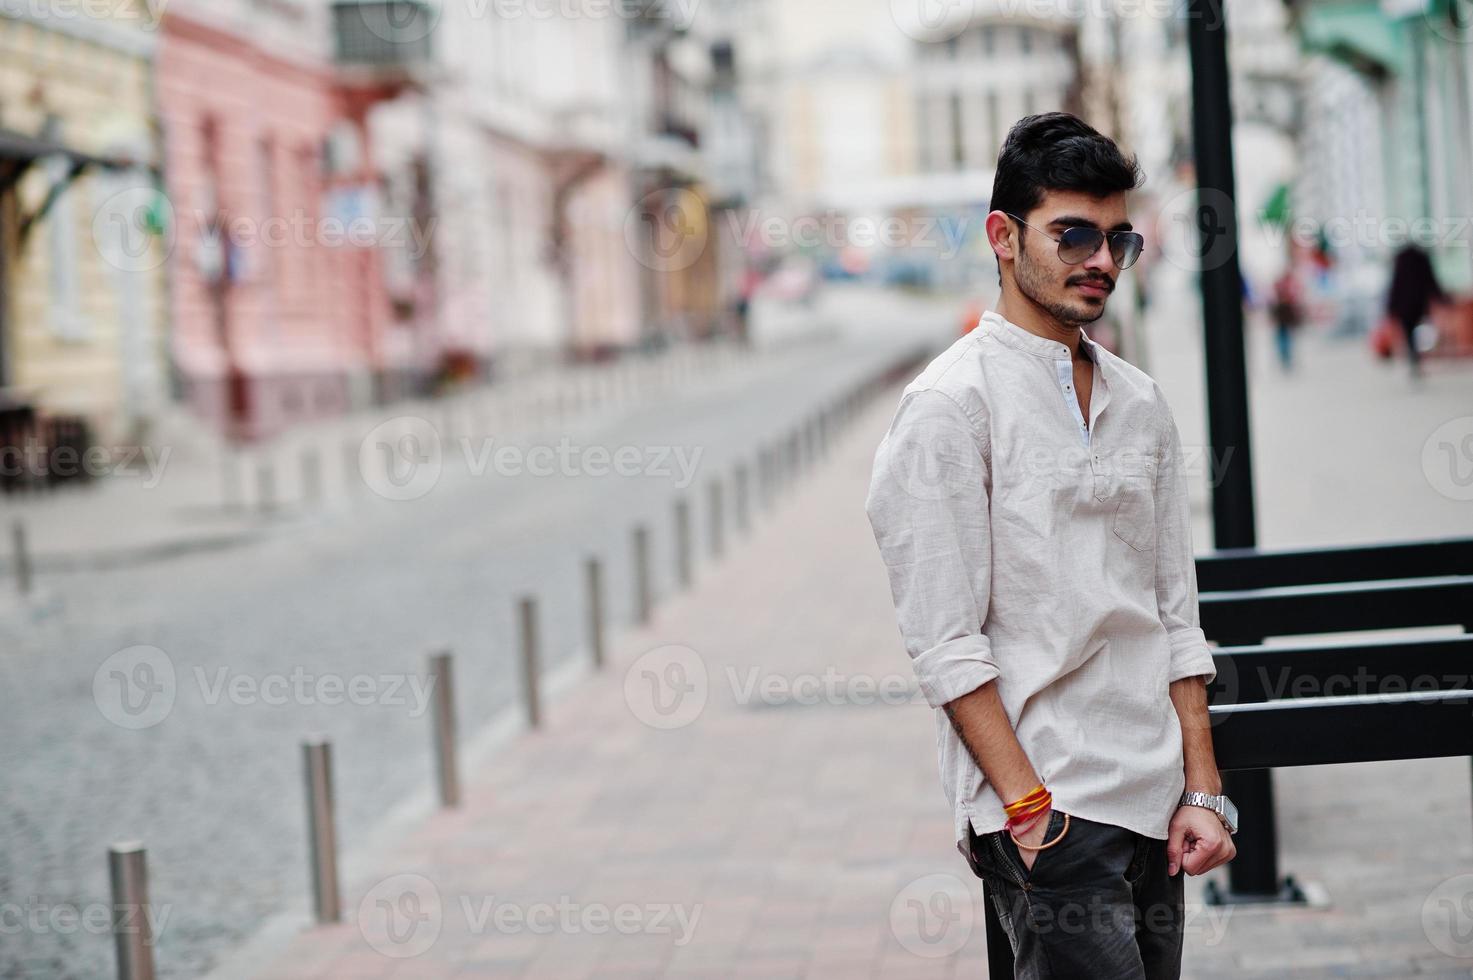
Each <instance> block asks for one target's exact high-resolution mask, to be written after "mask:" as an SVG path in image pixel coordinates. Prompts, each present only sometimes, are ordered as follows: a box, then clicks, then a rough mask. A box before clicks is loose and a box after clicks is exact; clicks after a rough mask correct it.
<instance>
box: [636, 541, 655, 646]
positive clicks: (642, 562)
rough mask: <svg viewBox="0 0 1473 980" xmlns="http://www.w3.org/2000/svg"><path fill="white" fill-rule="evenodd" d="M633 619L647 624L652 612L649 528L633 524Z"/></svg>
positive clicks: (642, 624) (641, 623) (640, 623)
mask: <svg viewBox="0 0 1473 980" xmlns="http://www.w3.org/2000/svg"><path fill="white" fill-rule="evenodd" d="M633 547H634V621H635V622H636V623H638V624H639V625H640V626H648V625H649V622H650V618H651V614H652V613H653V612H654V605H655V603H654V596H653V594H652V590H651V588H650V529H649V528H647V527H645V526H644V525H643V524H636V525H635V526H634V542H633Z"/></svg>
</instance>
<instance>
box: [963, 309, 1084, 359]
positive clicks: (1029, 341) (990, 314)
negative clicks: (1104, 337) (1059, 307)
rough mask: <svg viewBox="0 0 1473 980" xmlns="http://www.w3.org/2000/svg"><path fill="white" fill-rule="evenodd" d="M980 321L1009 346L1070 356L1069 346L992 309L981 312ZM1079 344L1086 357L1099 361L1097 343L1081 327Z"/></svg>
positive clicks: (1042, 353) (1033, 352)
mask: <svg viewBox="0 0 1473 980" xmlns="http://www.w3.org/2000/svg"><path fill="white" fill-rule="evenodd" d="M982 323H983V324H984V325H986V326H987V328H988V330H989V332H990V333H991V334H992V335H993V336H994V337H996V338H997V339H998V340H1001V341H1002V342H1003V343H1005V344H1007V345H1008V346H1009V347H1014V348H1016V349H1018V350H1023V351H1028V352H1029V353H1032V354H1039V355H1041V356H1043V357H1054V358H1058V357H1069V356H1071V355H1070V353H1069V348H1068V347H1067V346H1066V345H1064V344H1063V343H1061V342H1060V341H1057V340H1049V339H1048V338H1047V337H1040V336H1039V335H1038V334H1036V333H1032V332H1031V331H1028V330H1024V329H1023V328H1022V327H1020V326H1018V325H1017V324H1016V323H1013V322H1012V321H1011V320H1005V319H1003V318H1002V316H1001V315H999V314H998V313H996V312H994V311H992V310H988V311H987V312H985V313H983V314H982ZM1079 346H1080V348H1081V349H1082V350H1083V351H1084V356H1085V357H1088V358H1089V359H1090V360H1091V361H1093V362H1094V363H1096V364H1099V363H1100V362H1101V360H1102V358H1101V357H1100V352H1099V350H1097V348H1098V347H1099V344H1098V343H1096V342H1095V341H1093V340H1091V339H1090V337H1089V334H1087V333H1085V332H1084V328H1083V327H1081V328H1080V329H1079Z"/></svg>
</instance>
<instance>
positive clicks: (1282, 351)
mask: <svg viewBox="0 0 1473 980" xmlns="http://www.w3.org/2000/svg"><path fill="white" fill-rule="evenodd" d="M1269 316H1270V317H1271V318H1272V319H1273V322H1274V342H1275V344H1276V345H1277V347H1278V351H1279V367H1281V368H1283V369H1284V371H1285V372H1288V371H1292V370H1293V369H1294V332H1295V331H1296V330H1298V329H1299V325H1300V324H1301V323H1303V322H1304V288H1303V286H1302V285H1301V284H1300V282H1299V273H1298V270H1297V269H1296V268H1295V267H1294V265H1293V264H1292V263H1291V264H1290V265H1288V266H1287V267H1286V268H1285V269H1284V271H1283V272H1281V273H1280V274H1279V277H1278V278H1277V279H1275V280H1274V286H1273V301H1272V302H1271V303H1270V304H1269Z"/></svg>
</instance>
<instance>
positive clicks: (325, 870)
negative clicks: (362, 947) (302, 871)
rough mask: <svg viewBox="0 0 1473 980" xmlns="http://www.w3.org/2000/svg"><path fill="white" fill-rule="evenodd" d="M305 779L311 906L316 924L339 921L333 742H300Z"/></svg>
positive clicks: (311, 739)
mask: <svg viewBox="0 0 1473 980" xmlns="http://www.w3.org/2000/svg"><path fill="white" fill-rule="evenodd" d="M302 760H303V762H304V763H305V769H306V777H307V843H308V847H309V852H308V858H309V860H310V861H311V862H312V907H313V909H314V911H315V912H316V914H317V921H318V922H319V923H323V924H325V923H329V922H337V921H338V920H339V919H341V918H342V914H343V909H342V898H341V892H340V890H339V888H338V834H337V826H336V824H335V821H334V817H333V796H332V743H331V742H330V741H328V740H327V739H326V738H324V737H321V736H317V737H313V738H309V739H307V740H306V741H304V742H302Z"/></svg>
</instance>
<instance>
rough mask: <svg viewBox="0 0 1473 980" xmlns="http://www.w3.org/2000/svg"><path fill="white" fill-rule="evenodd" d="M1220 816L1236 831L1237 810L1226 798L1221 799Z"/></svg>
mask: <svg viewBox="0 0 1473 980" xmlns="http://www.w3.org/2000/svg"><path fill="white" fill-rule="evenodd" d="M1222 815H1223V816H1224V817H1226V818H1227V822H1228V823H1229V824H1231V825H1232V828H1233V830H1237V829H1238V808H1237V807H1236V806H1234V805H1233V801H1232V800H1230V799H1228V798H1227V797H1226V796H1224V797H1223V798H1222Z"/></svg>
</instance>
